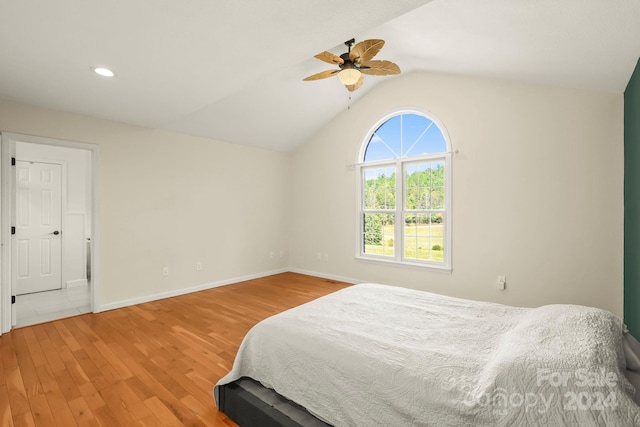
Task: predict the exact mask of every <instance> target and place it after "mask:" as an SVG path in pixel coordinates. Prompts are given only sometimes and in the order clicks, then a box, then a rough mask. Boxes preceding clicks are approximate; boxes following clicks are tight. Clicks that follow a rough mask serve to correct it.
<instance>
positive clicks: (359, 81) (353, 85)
mask: <svg viewBox="0 0 640 427" xmlns="http://www.w3.org/2000/svg"><path fill="white" fill-rule="evenodd" d="M362 83H364V77H362V75H361V76H360V78H359V79H358V81H357V82H355V83H354V84H352V85H344V87H346V88H347V89H348V90H349V92H353V91H354V90H356V89H358V88H359V87H360V86H362Z"/></svg>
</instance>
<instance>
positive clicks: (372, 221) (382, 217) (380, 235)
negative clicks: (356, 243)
mask: <svg viewBox="0 0 640 427" xmlns="http://www.w3.org/2000/svg"><path fill="white" fill-rule="evenodd" d="M363 221H364V233H363V234H364V236H363V242H364V251H363V252H364V253H365V254H373V255H384V256H390V257H393V256H394V255H395V252H394V243H395V242H394V241H393V239H394V236H395V234H394V232H395V231H394V223H395V217H394V215H393V214H379V213H365V214H363Z"/></svg>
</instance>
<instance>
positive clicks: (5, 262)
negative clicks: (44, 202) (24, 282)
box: [0, 132, 101, 335]
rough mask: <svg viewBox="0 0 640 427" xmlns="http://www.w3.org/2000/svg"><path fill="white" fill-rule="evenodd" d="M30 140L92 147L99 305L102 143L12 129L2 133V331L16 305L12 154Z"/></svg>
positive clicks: (94, 305)
mask: <svg viewBox="0 0 640 427" xmlns="http://www.w3.org/2000/svg"><path fill="white" fill-rule="evenodd" d="M18 141H19V142H29V143H33V144H40V145H50V146H56V147H64V148H74V149H80V150H86V151H89V153H90V154H91V197H90V198H91V201H90V204H91V212H90V218H91V244H90V250H91V258H90V264H89V265H90V269H91V311H92V312H94V313H95V312H96V310H97V309H98V307H100V300H99V296H100V241H101V239H100V226H99V225H100V223H99V221H100V206H99V201H100V194H99V189H100V187H99V182H98V177H99V164H100V158H99V156H100V147H99V146H98V145H96V144H88V143H84V142H75V141H68V140H60V139H53V138H44V137H38V136H31V135H23V134H16V133H9V132H2V133H1V134H0V188H1V195H0V239H1V242H2V247H1V251H0V335H1V334H2V333H5V332H9V331H10V330H11V326H12V313H13V311H14V310H13V307H12V304H11V296H12V295H13V290H12V289H11V266H12V261H13V260H12V248H11V240H12V239H11V226H12V221H13V218H12V211H13V204H14V200H13V193H14V192H13V188H14V187H15V183H14V177H13V173H12V172H13V170H12V168H13V166H12V165H11V158H12V157H15V151H16V142H18Z"/></svg>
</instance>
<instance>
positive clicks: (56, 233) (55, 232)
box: [51, 230, 60, 236]
mask: <svg viewBox="0 0 640 427" xmlns="http://www.w3.org/2000/svg"><path fill="white" fill-rule="evenodd" d="M51 234H53V235H54V236H57V235H58V234H60V232H59V231H58V230H56V231H54V232H53V233H51Z"/></svg>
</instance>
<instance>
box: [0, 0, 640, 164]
mask: <svg viewBox="0 0 640 427" xmlns="http://www.w3.org/2000/svg"><path fill="white" fill-rule="evenodd" d="M639 23H640V2H639V1H632V0H536V1H531V0H432V1H429V0H395V1H388V0H353V1H348V2H345V1H342V0H324V1H320V2H318V1H314V2H307V1H300V0H260V1H258V0H253V1H237V0H180V1H177V0H110V1H103V2H99V1H95V0H56V1H42V0H19V1H16V0H0V98H2V99H7V100H11V101H18V102H23V103H27V104H32V105H37V106H43V107H47V108H51V109H55V110H62V111H67V112H73V113H78V114H83V115H87V116H93V117H98V118H104V119H109V120H116V121H120V122H125V123H130V124H135V125H140V126H146V127H151V128H158V129H165V130H172V131H177V132H182V133H187V134H192V135H199V136H203V137H207V138H211V139H216V140H223V141H228V142H231V143H238V144H243V145H250V146H255V147H262V148H266V149H271V150H278V151H290V150H292V149H294V148H295V147H296V146H298V145H299V144H301V143H303V142H305V141H306V140H307V139H308V138H309V137H310V136H311V135H313V134H314V133H315V132H317V131H318V130H319V129H320V128H322V127H323V126H324V125H325V124H326V123H327V122H329V121H330V120H331V119H332V118H334V117H335V116H336V115H337V114H340V113H341V112H343V111H344V110H345V108H346V106H347V105H348V103H349V102H358V100H359V99H360V98H363V97H364V96H365V95H366V93H367V92H368V91H370V90H375V87H376V85H378V84H381V83H383V82H384V81H385V80H386V79H392V78H397V79H401V78H403V74H407V73H410V72H413V71H419V70H425V71H434V72H445V73H455V74H462V75H473V76H485V77H495V78H502V79H512V80H519V81H525V82H534V83H543V84H550V85H560V86H566V87H576V88H587V89H596V90H603V91H611V92H618V93H622V92H623V91H624V89H625V87H626V84H627V82H628V81H629V77H630V76H631V73H632V71H633V68H634V66H635V64H636V62H637V60H638V57H639V56H640V24H639ZM352 37H355V39H356V41H360V40H365V39H368V38H381V39H384V40H385V41H386V44H385V46H384V48H383V49H382V51H381V52H380V53H379V54H378V56H377V58H376V59H378V58H379V59H388V60H391V61H393V62H395V63H397V64H398V65H399V66H400V68H401V69H402V72H403V74H401V75H400V76H390V77H374V76H366V79H365V83H364V85H363V86H362V87H361V88H360V89H358V91H356V92H354V93H353V94H352V95H351V96H352V100H351V101H349V92H347V90H346V89H345V88H344V86H342V85H341V84H340V82H339V81H338V79H337V78H330V79H326V80H319V81H313V82H303V81H302V79H303V78H304V77H306V76H308V75H311V74H314V73H317V72H320V71H323V70H325V69H330V68H331V66H330V65H329V64H326V63H323V62H321V61H318V60H317V59H315V58H313V56H314V55H315V54H317V53H319V52H321V51H324V50H328V51H331V52H333V53H335V54H338V55H340V54H341V53H344V52H345V51H346V47H345V46H344V44H343V42H344V41H346V40H348V39H350V38H352ZM94 66H106V67H109V68H112V69H113V70H114V71H115V72H116V73H117V76H116V77H114V78H103V77H99V76H97V75H95V74H94V73H93V72H92V71H91V67H94Z"/></svg>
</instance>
